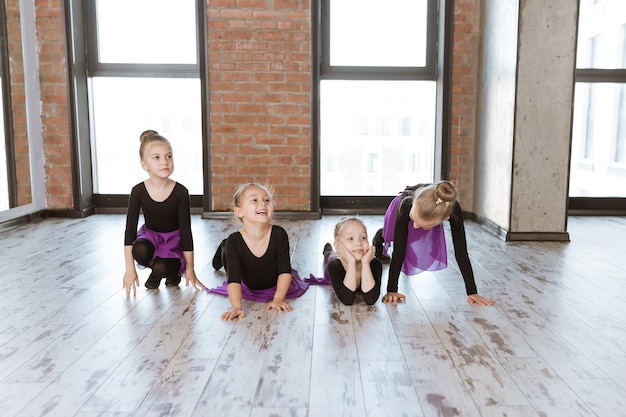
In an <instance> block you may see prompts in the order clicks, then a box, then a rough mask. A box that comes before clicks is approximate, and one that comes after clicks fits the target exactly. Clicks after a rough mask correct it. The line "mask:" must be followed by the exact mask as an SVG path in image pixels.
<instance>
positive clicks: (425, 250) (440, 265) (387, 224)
mask: <svg viewBox="0 0 626 417" xmlns="http://www.w3.org/2000/svg"><path fill="white" fill-rule="evenodd" d="M400 201H402V195H398V196H397V197H396V198H394V199H393V200H392V201H391V203H390V204H389V207H388V208H387V211H386V212H385V218H384V223H383V239H384V240H385V243H384V244H383V254H385V255H386V256H391V255H390V253H389V248H390V247H391V245H392V243H393V231H394V227H395V224H396V216H397V214H398V205H399V204H400ZM408 228H409V234H408V238H407V243H406V255H405V256H404V262H403V263H402V272H404V273H405V274H406V275H409V276H410V275H416V274H419V273H420V272H423V271H438V270H440V269H444V268H446V267H447V266H448V253H447V251H446V237H445V234H444V228H443V224H439V225H437V226H435V227H433V228H432V229H430V230H424V229H421V228H420V229H416V228H414V227H413V222H412V221H409V224H408ZM392 249H393V248H392Z"/></svg>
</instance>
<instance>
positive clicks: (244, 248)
mask: <svg viewBox="0 0 626 417" xmlns="http://www.w3.org/2000/svg"><path fill="white" fill-rule="evenodd" d="M226 257H227V271H226V274H227V275H228V283H229V284H230V283H231V282H236V283H241V282H243V283H244V284H246V286H247V287H248V288H250V289H253V290H265V289H267V288H271V287H274V286H276V284H277V281H278V276H279V275H280V274H286V273H287V274H291V272H292V270H291V259H290V255H289V236H288V235H287V232H286V231H285V229H283V228H282V227H280V226H277V225H272V231H271V235H270V241H269V244H268V246H267V250H266V251H265V253H264V254H263V255H262V256H261V257H260V258H259V257H257V256H255V255H254V254H253V253H252V252H251V251H250V248H248V245H246V242H245V241H244V239H243V236H242V234H241V232H235V233H232V234H231V235H230V236H228V240H227V241H226Z"/></svg>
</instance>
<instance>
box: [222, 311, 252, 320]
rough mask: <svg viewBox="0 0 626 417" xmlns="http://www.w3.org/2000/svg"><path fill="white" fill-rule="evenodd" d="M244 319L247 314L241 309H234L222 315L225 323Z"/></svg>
mask: <svg viewBox="0 0 626 417" xmlns="http://www.w3.org/2000/svg"><path fill="white" fill-rule="evenodd" d="M244 317H246V313H245V312H244V311H243V310H242V309H239V308H233V309H232V310H231V311H227V312H226V313H224V314H222V320H224V321H230V320H233V319H242V318H244Z"/></svg>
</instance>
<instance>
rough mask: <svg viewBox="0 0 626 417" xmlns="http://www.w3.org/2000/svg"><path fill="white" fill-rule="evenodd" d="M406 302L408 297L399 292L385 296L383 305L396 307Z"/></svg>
mask: <svg viewBox="0 0 626 417" xmlns="http://www.w3.org/2000/svg"><path fill="white" fill-rule="evenodd" d="M405 301H406V295H404V294H400V293H399V292H388V293H387V294H385V295H384V296H383V303H385V304H392V305H394V306H395V305H396V304H398V303H403V302H405Z"/></svg>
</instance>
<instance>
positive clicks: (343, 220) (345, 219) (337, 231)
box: [334, 216, 367, 240]
mask: <svg viewBox="0 0 626 417" xmlns="http://www.w3.org/2000/svg"><path fill="white" fill-rule="evenodd" d="M350 222H357V223H359V224H360V225H361V226H363V229H365V234H367V227H365V223H363V220H361V219H359V218H358V217H354V216H350V217H343V218H341V219H340V220H339V221H338V222H337V224H336V225H335V232H334V236H335V240H337V238H338V237H339V235H340V234H341V230H342V229H343V227H344V226H345V225H346V224H347V223H350Z"/></svg>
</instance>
